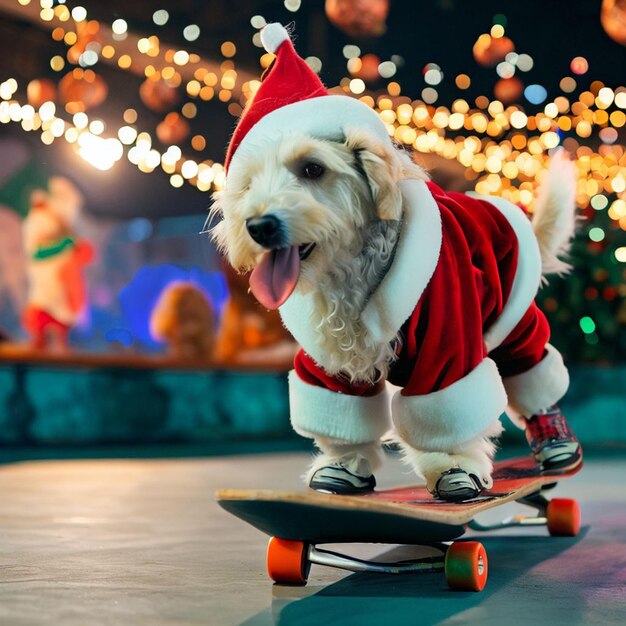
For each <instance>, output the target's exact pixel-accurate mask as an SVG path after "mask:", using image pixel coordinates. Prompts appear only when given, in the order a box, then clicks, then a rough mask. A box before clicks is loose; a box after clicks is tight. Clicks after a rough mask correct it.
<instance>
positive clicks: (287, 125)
mask: <svg viewBox="0 0 626 626" xmlns="http://www.w3.org/2000/svg"><path fill="white" fill-rule="evenodd" d="M261 42H262V43H263V46H264V48H265V49H266V50H267V51H268V52H271V53H274V54H275V55H276V58H275V60H274V62H273V64H272V65H271V66H270V68H269V69H268V70H267V72H266V74H265V76H264V78H263V82H262V83H261V86H260V87H259V89H258V91H257V93H256V95H255V96H254V99H253V100H252V102H251V103H250V104H249V106H248V107H247V108H246V110H245V111H244V113H243V114H242V116H241V118H240V120H239V123H238V124H237V127H236V129H235V132H234V134H233V137H232V139H231V141H230V145H229V146H228V151H227V153H226V160H225V164H224V166H225V168H226V169H227V170H229V171H232V170H233V169H235V168H236V167H237V164H238V162H239V160H240V159H239V158H238V157H239V156H240V155H241V154H242V153H244V152H245V151H247V150H254V149H255V148H256V147H259V146H261V145H262V143H263V140H264V139H267V138H272V137H276V136H277V134H279V133H281V132H288V131H290V130H298V131H301V132H304V133H306V134H308V135H311V136H313V137H319V138H321V139H331V140H336V141H339V140H341V139H342V138H343V136H344V129H345V128H346V127H358V128H362V129H365V130H369V131H370V132H372V133H373V134H374V135H375V136H377V137H378V138H379V139H382V140H383V141H390V139H389V134H388V133H387V130H386V128H385V125H384V124H383V122H382V120H381V119H380V118H379V117H378V115H377V114H376V113H375V112H374V111H373V110H372V109H371V108H370V107H368V106H367V105H366V104H364V103H363V102H360V101H359V100H356V99H354V98H350V97H347V96H331V95H329V94H328V91H327V90H326V88H325V87H324V85H323V84H322V82H321V81H320V79H319V78H318V76H317V75H316V74H315V72H313V70H311V68H310V67H309V66H308V65H307V64H306V63H305V61H304V60H303V59H302V58H301V57H300V56H298V53H297V52H296V51H295V48H294V47H293V44H292V42H291V39H290V38H289V33H288V32H287V30H286V29H285V27H284V26H282V25H281V24H277V23H273V24H268V25H267V26H265V28H264V29H263V30H262V31H261Z"/></svg>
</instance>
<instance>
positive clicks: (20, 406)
mask: <svg viewBox="0 0 626 626" xmlns="http://www.w3.org/2000/svg"><path fill="white" fill-rule="evenodd" d="M570 374H571V378H572V384H571V388H570V391H569V392H568V394H567V396H566V398H565V399H564V400H563V402H562V403H561V405H562V407H563V409H564V410H565V413H566V415H567V416H568V419H569V421H570V423H571V425H572V426H573V428H574V430H575V431H576V433H577V435H578V436H579V438H580V439H581V441H582V442H583V443H592V444H604V443H611V442H614V443H620V444H626V367H620V368H603V367H598V366H575V367H571V368H570ZM288 411H289V407H288V398H287V380H286V375H285V374H276V373H262V372H254V373H242V372H234V371H212V372H202V371H175V370H132V369H119V368H111V369H65V368H50V367H45V366H31V365H17V366H8V365H4V366H2V367H0V445H2V446H4V447H7V446H12V445H81V444H109V443H153V442H226V441H229V442H230V441H237V440H246V439H248V440H251V439H253V440H262V439H268V440H269V439H272V440H276V439H280V438H283V437H292V436H293V433H292V431H291V428H290V426H289V419H288ZM507 439H508V440H515V439H520V440H522V439H523V436H522V434H521V432H519V431H516V430H515V429H513V428H509V429H508V431H507V434H506V435H505V441H506V440H507Z"/></svg>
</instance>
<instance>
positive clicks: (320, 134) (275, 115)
mask: <svg viewBox="0 0 626 626" xmlns="http://www.w3.org/2000/svg"><path fill="white" fill-rule="evenodd" d="M266 28H267V26H266ZM263 32H265V31H263ZM348 127H357V128H362V129H363V130H366V131H368V132H370V133H372V134H373V135H374V136H375V137H376V138H378V139H379V140H381V141H383V142H385V143H386V144H387V145H389V146H391V139H390V138H389V133H388V132H387V129H386V128H385V124H384V123H383V121H382V120H381V119H380V117H378V114H377V113H376V112H375V111H374V110H373V109H370V107H368V106H367V105H366V104H364V103H363V102H360V101H359V100H356V99H354V98H350V97H349V96H319V97H317V98H309V99H307V100H300V101H299V102H294V103H293V104H288V105H286V106H284V107H280V108H279V109H275V110H274V111H272V112H270V113H268V114H267V115H264V116H263V117H262V118H261V119H260V120H259V121H258V122H257V123H256V124H255V125H254V126H253V127H252V128H251V129H250V130H249V131H248V132H247V133H246V136H245V137H244V138H243V139H242V141H241V143H240V144H239V147H238V148H237V150H236V151H235V154H233V157H232V160H231V162H230V165H229V166H228V175H227V177H226V180H228V178H229V177H230V176H232V175H233V173H234V172H235V171H236V170H237V168H239V167H244V168H245V167H246V165H245V164H246V159H245V158H244V155H245V154H249V153H251V154H257V153H258V152H259V151H260V150H262V149H263V142H264V141H267V140H268V139H276V137H277V136H280V134H281V133H286V132H289V131H298V132H301V133H305V134H307V135H310V136H312V137H317V138H319V139H331V140H334V141H338V140H342V139H343V137H344V135H345V129H346V128H348Z"/></svg>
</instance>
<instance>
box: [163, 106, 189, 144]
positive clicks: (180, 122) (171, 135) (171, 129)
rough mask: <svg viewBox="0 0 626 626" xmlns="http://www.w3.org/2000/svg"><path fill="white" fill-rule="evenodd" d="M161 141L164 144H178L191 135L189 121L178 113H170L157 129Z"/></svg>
mask: <svg viewBox="0 0 626 626" xmlns="http://www.w3.org/2000/svg"><path fill="white" fill-rule="evenodd" d="M156 134H157V137H158V138H159V141H160V142H161V143H164V144H170V145H171V144H178V143H180V142H181V141H183V140H184V139H185V138H186V137H187V136H188V135H189V124H188V123H187V120H186V119H185V118H184V117H183V116H182V115H180V114H178V113H168V114H167V115H166V116H165V119H164V120H163V121H162V122H161V123H160V124H159V125H158V126H157V127H156Z"/></svg>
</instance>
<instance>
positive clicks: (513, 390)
mask: <svg viewBox="0 0 626 626" xmlns="http://www.w3.org/2000/svg"><path fill="white" fill-rule="evenodd" d="M546 350H547V354H546V356H544V357H543V359H542V360H541V361H539V363H537V365H535V366H534V367H531V368H530V369H529V370H528V371H526V372H523V373H522V374H517V375H516V376H509V377H507V378H504V379H503V382H504V387H505V389H506V392H507V395H508V396H509V406H508V407H507V409H506V414H507V415H508V416H509V417H510V418H511V420H512V421H513V423H515V424H516V425H517V426H520V427H521V428H523V427H524V424H523V422H521V421H520V419H519V417H520V416H521V415H524V416H526V417H530V416H531V415H534V414H535V413H536V412H537V411H540V410H541V409H547V408H548V407H549V406H551V405H553V404H555V403H556V402H558V401H559V400H560V399H561V398H562V397H563V396H564V395H565V392H566V391H567V388H568V387H569V374H568V372H567V368H566V367H565V364H564V363H563V357H562V356H561V353H560V352H559V351H558V350H557V349H556V348H555V347H554V346H551V345H550V344H547V345H546Z"/></svg>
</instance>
